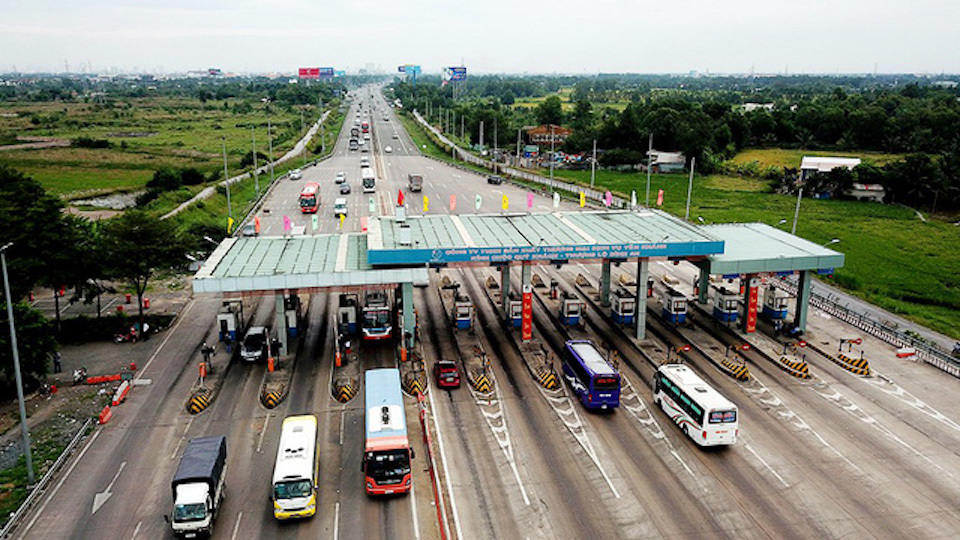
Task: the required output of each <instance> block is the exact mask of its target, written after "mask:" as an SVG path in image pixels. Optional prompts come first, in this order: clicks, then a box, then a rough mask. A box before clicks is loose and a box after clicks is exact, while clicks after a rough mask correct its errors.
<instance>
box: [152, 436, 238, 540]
mask: <svg viewBox="0 0 960 540" xmlns="http://www.w3.org/2000/svg"><path fill="white" fill-rule="evenodd" d="M226 470H227V439H226V438H225V437H222V436H219V437H198V438H195V439H190V441H189V442H188V443H187V447H186V448H185V449H184V450H183V457H181V458H180V465H179V466H178V467H177V472H176V473H174V475H173V481H172V482H171V483H170V488H171V489H172V491H173V519H172V520H171V519H170V516H164V519H166V520H167V521H168V522H169V523H170V527H171V528H172V529H173V534H175V535H176V536H178V537H180V538H199V537H201V536H210V535H212V534H213V522H214V520H215V519H216V518H217V512H218V511H219V510H220V504H221V503H222V502H223V497H224V495H225V494H226Z"/></svg>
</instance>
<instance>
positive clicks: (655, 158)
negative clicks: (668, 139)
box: [647, 150, 687, 173]
mask: <svg viewBox="0 0 960 540" xmlns="http://www.w3.org/2000/svg"><path fill="white" fill-rule="evenodd" d="M647 154H648V157H649V158H650V166H651V167H653V172H655V173H672V172H679V171H682V170H683V168H684V167H686V165H687V157H686V156H684V155H683V152H662V151H660V150H651V151H650V152H647Z"/></svg>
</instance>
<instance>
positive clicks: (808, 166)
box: [800, 156, 861, 182]
mask: <svg viewBox="0 0 960 540" xmlns="http://www.w3.org/2000/svg"><path fill="white" fill-rule="evenodd" d="M860 163H861V161H860V158H844V157H819V156H803V159H802V160H801V161H800V181H801V182H805V181H806V180H807V178H809V177H811V176H813V175H814V174H817V173H828V172H830V171H832V170H834V169H836V168H837V167H844V168H846V169H850V170H853V168H854V167H856V166H857V165H860Z"/></svg>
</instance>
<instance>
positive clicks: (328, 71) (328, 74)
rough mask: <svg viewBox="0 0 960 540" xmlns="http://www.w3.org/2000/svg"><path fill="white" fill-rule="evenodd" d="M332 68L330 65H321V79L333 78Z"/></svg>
mask: <svg viewBox="0 0 960 540" xmlns="http://www.w3.org/2000/svg"><path fill="white" fill-rule="evenodd" d="M333 71H334V70H333V68H332V67H322V68H320V78H321V79H332V78H333Z"/></svg>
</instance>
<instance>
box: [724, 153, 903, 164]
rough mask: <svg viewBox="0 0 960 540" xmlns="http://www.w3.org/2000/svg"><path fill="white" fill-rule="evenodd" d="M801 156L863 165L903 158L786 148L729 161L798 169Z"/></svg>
mask: <svg viewBox="0 0 960 540" xmlns="http://www.w3.org/2000/svg"><path fill="white" fill-rule="evenodd" d="M803 156H821V157H824V156H827V157H829V156H832V157H858V158H860V159H862V160H863V162H864V163H868V164H871V165H886V164H887V163H890V162H891V161H897V160H898V159H901V158H902V157H903V156H902V155H901V154H881V153H878V152H833V151H829V150H827V151H824V150H791V149H786V148H762V149H753V150H744V151H742V152H740V153H738V154H737V155H736V156H734V157H733V159H731V160H730V162H731V163H734V164H738V165H739V164H745V163H752V162H756V163H757V164H758V165H759V166H760V167H762V168H765V167H791V168H794V169H796V168H799V167H800V161H801V160H802V159H803Z"/></svg>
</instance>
